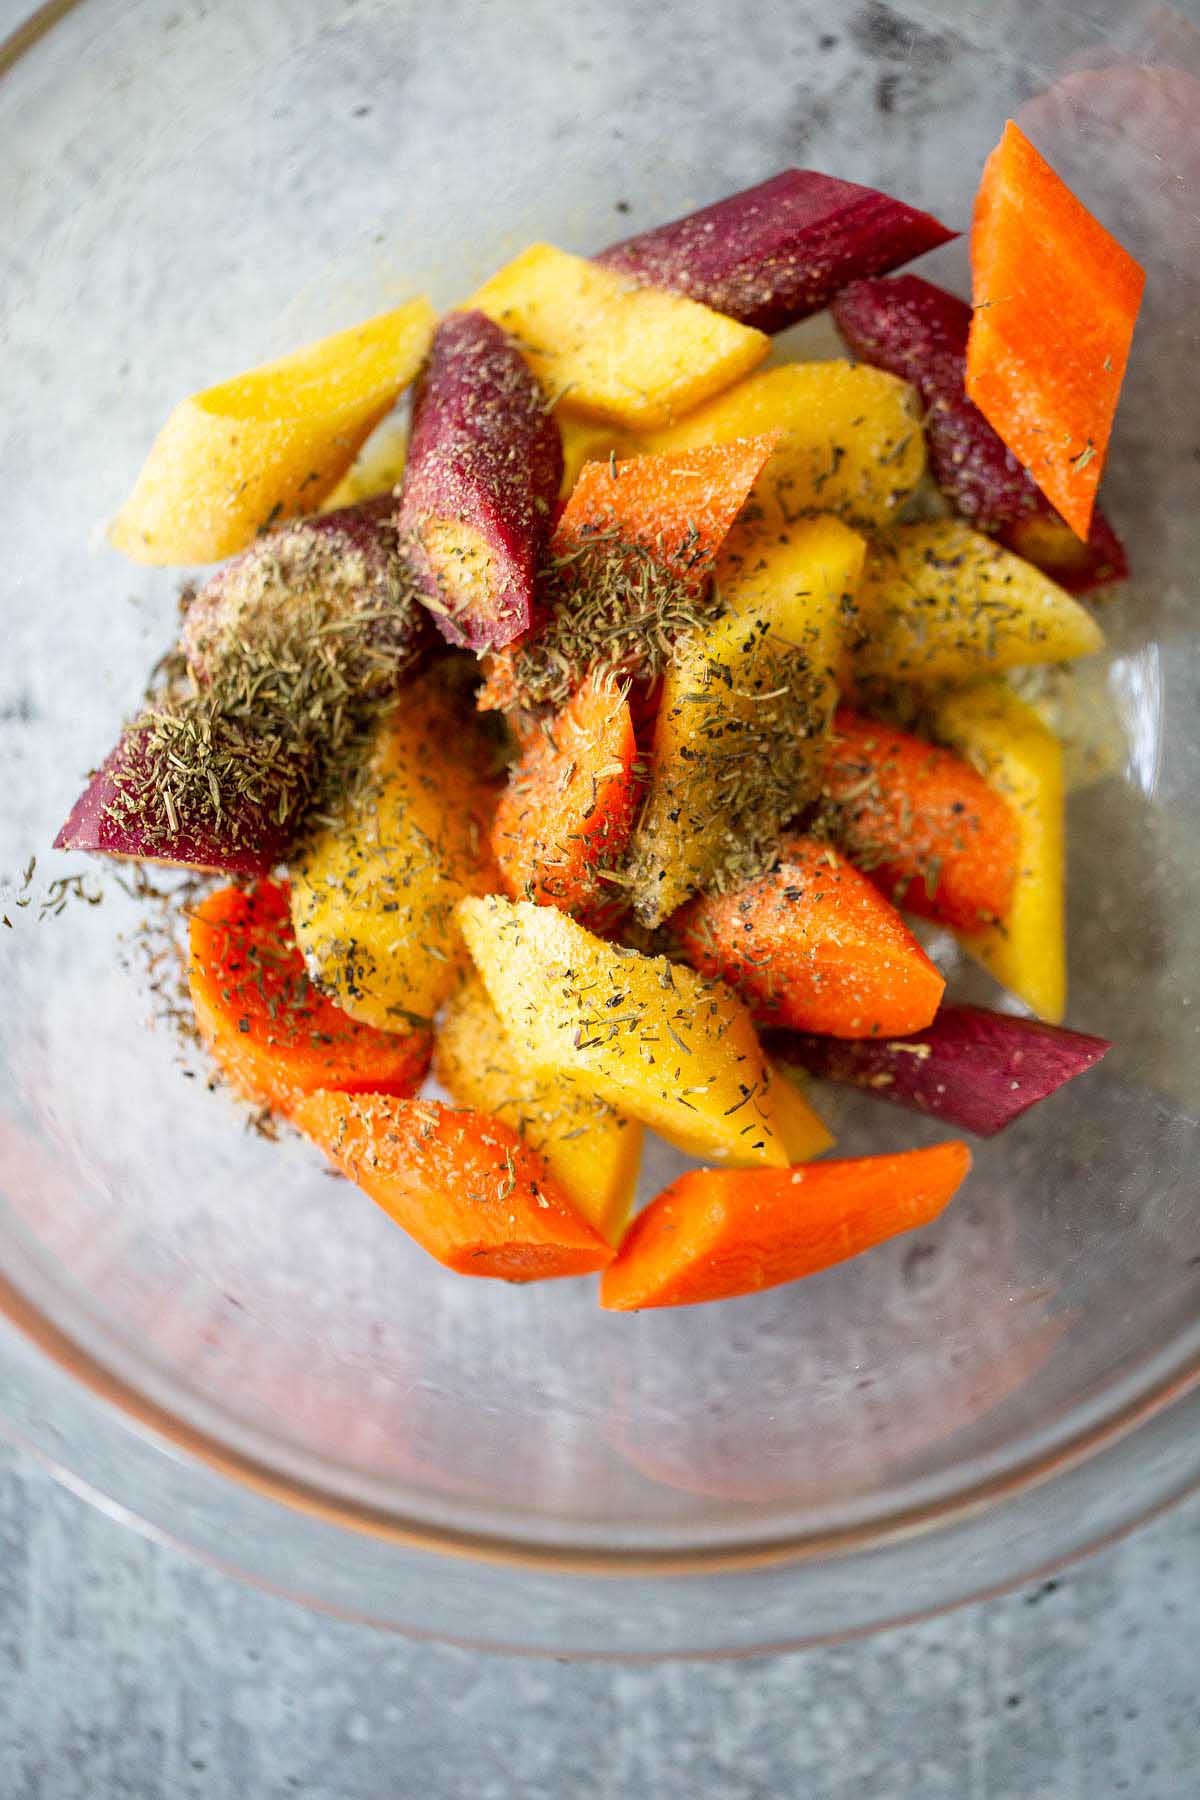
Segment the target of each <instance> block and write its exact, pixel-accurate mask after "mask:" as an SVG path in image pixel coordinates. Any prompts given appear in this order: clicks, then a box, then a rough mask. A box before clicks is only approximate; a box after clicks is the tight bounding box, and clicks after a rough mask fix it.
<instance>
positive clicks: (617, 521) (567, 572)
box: [479, 431, 780, 710]
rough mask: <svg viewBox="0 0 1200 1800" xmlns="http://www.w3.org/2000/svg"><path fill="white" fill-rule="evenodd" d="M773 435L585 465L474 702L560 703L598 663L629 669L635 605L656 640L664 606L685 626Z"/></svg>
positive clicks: (638, 653) (665, 629)
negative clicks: (516, 627)
mask: <svg viewBox="0 0 1200 1800" xmlns="http://www.w3.org/2000/svg"><path fill="white" fill-rule="evenodd" d="M779 436H780V434H779V432H778V431H767V432H763V433H761V434H760V435H759V436H757V437H748V438H737V439H735V440H734V441H733V442H731V443H727V444H704V445H701V446H700V447H699V448H698V449H694V450H674V451H667V452H664V453H662V454H661V455H655V456H635V457H630V458H628V459H626V460H625V461H623V462H618V461H617V460H616V459H615V457H614V458H610V460H609V461H608V462H592V463H586V464H585V465H584V467H583V470H582V472H581V473H580V476H579V479H578V481H577V482H576V483H575V486H574V488H573V489H572V492H571V497H570V499H569V500H568V501H567V504H566V506H565V508H564V509H563V512H562V515H561V517H560V518H559V521H558V524H557V526H556V527H555V531H554V536H553V538H552V540H551V544H550V558H551V562H550V566H549V569H548V571H547V572H546V573H545V574H544V578H543V580H542V582H541V584H540V588H539V613H538V616H537V617H535V620H534V623H533V626H532V628H531V630H530V631H529V632H528V633H526V635H525V636H524V637H523V638H520V639H518V640H517V641H516V642H515V643H512V644H508V645H506V646H505V647H504V649H502V650H499V651H497V652H496V653H495V654H494V655H493V656H491V657H489V659H488V675H487V681H486V683H485V685H484V687H483V689H482V690H481V692H480V695H479V705H480V707H481V708H483V709H489V708H497V709H500V710H507V709H508V708H510V707H512V706H515V705H518V704H525V705H537V704H545V703H547V702H549V703H552V704H555V705H561V704H563V703H564V702H565V701H566V700H567V699H568V698H569V696H570V695H571V694H572V693H573V692H574V691H575V689H576V688H578V687H580V686H581V685H582V683H583V681H584V680H585V679H586V677H587V675H588V674H589V672H590V671H591V670H592V669H593V668H594V667H597V666H598V665H600V664H601V663H603V664H604V665H605V666H607V667H608V668H609V669H610V670H616V669H617V668H618V667H620V671H621V672H622V673H627V674H634V673H636V672H637V670H638V669H639V668H640V667H641V666H642V665H643V663H644V661H645V658H646V656H647V654H649V653H650V650H651V648H652V645H651V642H650V640H651V638H652V636H653V632H652V629H651V626H652V620H651V618H649V617H648V616H647V615H658V619H657V624H658V628H659V631H660V633H663V634H665V636H666V637H668V638H669V636H670V630H671V623H670V620H671V615H672V613H674V612H677V611H678V612H682V613H683V614H684V615H685V616H684V618H683V619H682V620H681V626H682V627H683V628H686V629H691V628H692V626H694V624H695V614H694V607H693V604H692V603H693V602H694V601H695V600H696V598H697V597H698V596H699V595H700V594H701V592H702V590H703V589H704V587H705V585H706V583H707V582H708V580H709V577H710V576H711V574H712V571H713V565H714V563H715V562H716V558H717V553H718V551H719V550H720V548H721V545H722V544H723V542H724V541H725V538H726V536H727V535H728V532H729V529H730V527H731V525H732V524H733V522H734V520H735V519H736V518H737V515H738V513H739V512H740V511H741V509H742V507H743V505H744V504H745V502H746V500H747V498H748V497H749V494H750V490H751V488H752V487H753V485H754V483H755V481H756V480H757V478H758V476H759V475H760V474H761V473H762V470H763V468H764V466H765V464H766V461H767V458H768V457H769V456H770V454H771V451H772V450H773V449H774V447H775V445H776V443H777V442H778V439H779ZM660 648H661V646H660ZM656 672H657V671H656Z"/></svg>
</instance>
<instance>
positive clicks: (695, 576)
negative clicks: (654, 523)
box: [502, 527, 723, 707]
mask: <svg viewBox="0 0 1200 1800" xmlns="http://www.w3.org/2000/svg"><path fill="white" fill-rule="evenodd" d="M704 561H705V552H704V551H703V550H702V548H701V543H700V537H699V534H698V533H696V532H692V533H689V535H688V536H687V537H686V538H685V539H684V540H683V542H682V543H680V544H678V545H675V546H673V547H671V546H667V545H664V544H663V543H662V542H661V541H659V542H656V543H644V542H635V541H631V540H628V539H625V538H622V536H621V535H620V532H619V531H618V530H617V529H616V528H615V527H610V528H608V529H606V530H602V531H597V532H595V533H593V534H591V535H590V536H588V537H587V538H586V539H584V540H583V541H582V542H580V543H579V544H578V545H576V546H575V547H574V548H573V549H571V550H569V551H566V552H564V553H563V554H561V555H559V556H556V557H554V558H552V559H551V561H550V562H549V563H548V564H547V565H546V567H545V569H544V570H543V572H542V575H541V577H540V581H539V589H538V613H539V623H538V624H537V625H536V626H535V628H534V630H533V632H531V633H530V635H529V636H528V637H527V638H526V639H525V640H523V641H522V642H521V643H519V644H516V645H514V646H513V648H512V649H511V650H510V651H509V653H508V656H507V659H506V662H507V668H506V676H507V681H506V687H507V686H508V684H509V683H511V702H515V703H516V704H518V705H522V706H526V707H545V706H550V707H558V706H562V705H565V703H566V702H567V701H568V700H569V699H570V698H571V695H572V694H573V693H574V692H575V691H576V689H577V688H579V687H580V686H581V685H582V683H583V682H584V680H585V679H586V678H587V676H588V675H593V674H594V675H601V676H613V677H621V676H628V675H633V674H637V675H640V676H644V677H646V678H647V679H650V680H653V679H654V678H655V677H657V676H659V675H661V674H662V673H663V671H664V670H665V668H666V667H667V665H668V663H669V662H670V659H671V654H672V651H673V649H674V647H675V645H676V643H677V642H678V641H679V639H680V638H681V637H684V636H685V635H686V634H687V633H689V632H693V631H697V630H700V629H702V628H703V627H704V626H705V625H706V624H708V623H710V622H711V621H712V620H713V619H714V618H717V617H719V616H720V614H721V612H722V610H723V607H722V602H721V597H720V595H719V593H718V592H717V591H716V589H715V588H711V587H710V588H709V590H708V591H707V592H705V591H704V580H703V568H702V565H703V563H704ZM502 703H503V704H505V705H508V704H510V698H509V696H508V695H507V694H506V695H505V696H504V698H503V702H502Z"/></svg>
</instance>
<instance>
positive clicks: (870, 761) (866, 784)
mask: <svg viewBox="0 0 1200 1800" xmlns="http://www.w3.org/2000/svg"><path fill="white" fill-rule="evenodd" d="M822 802H823V817H824V823H825V826H826V828H827V829H828V830H829V832H830V834H831V836H833V837H834V838H835V839H836V841H837V842H838V843H840V844H841V846H842V848H843V849H844V850H845V852H846V855H847V856H848V857H850V859H851V860H852V861H853V862H854V863H855V864H856V866H857V867H858V868H860V869H862V870H863V871H864V873H866V874H868V875H870V877H871V879H872V880H873V881H874V882H876V883H877V885H878V886H879V887H881V888H882V889H883V890H884V892H885V893H886V894H888V895H890V896H891V898H892V899H893V900H894V901H895V903H896V905H897V906H903V907H905V908H906V909H907V910H908V911H909V912H915V913H920V914H921V915H923V916H924V917H927V918H931V919H940V920H942V921H943V922H944V923H945V924H947V925H952V926H955V927H957V928H959V929H961V930H964V931H968V930H977V929H978V927H979V926H980V924H981V923H983V922H985V921H991V920H995V919H1003V918H1004V917H1005V916H1006V915H1007V913H1008V909H1009V907H1010V905H1011V903H1012V895H1013V884H1014V883H1015V881H1016V874H1017V853H1018V830H1017V821H1016V818H1015V816H1014V813H1013V810H1012V807H1011V806H1010V805H1009V804H1008V802H1007V800H1005V798H1004V796H1003V795H1002V794H1001V793H999V792H997V790H996V789H995V788H994V787H990V786H989V785H988V783H987V782H986V781H985V780H984V779H983V776H982V775H980V774H978V773H977V771H976V770H975V769H973V768H972V767H971V765H970V763H968V762H965V761H964V760H963V758H962V757H959V756H955V755H954V754H953V753H952V752H951V751H949V750H941V749H938V748H937V747H936V746H935V745H933V744H929V743H926V742H925V740H924V739H923V738H918V737H912V736H911V735H910V734H909V733H908V732H906V731H896V730H893V729H892V727H890V726H888V725H881V724H879V723H878V721H877V720H875V719H865V718H861V717H859V716H858V715H857V714H855V713H852V712H847V711H845V710H842V711H839V712H838V713H837V714H836V716H835V719H834V729H833V740H832V746H831V749H830V754H829V760H828V762H827V763H826V765H825V778H824V787H823V792H822Z"/></svg>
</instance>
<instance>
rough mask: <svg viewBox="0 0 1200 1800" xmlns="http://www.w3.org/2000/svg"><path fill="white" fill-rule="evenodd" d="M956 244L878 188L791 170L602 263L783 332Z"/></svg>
mask: <svg viewBox="0 0 1200 1800" xmlns="http://www.w3.org/2000/svg"><path fill="white" fill-rule="evenodd" d="M957 235H958V233H957V232H954V231H948V230H947V228H946V227H945V226H944V225H943V224H941V223H940V222H939V220H937V219H935V218H934V217H933V215H932V214H931V213H925V212H918V211H916V210H915V208H913V207H911V206H905V204H904V203H903V201H901V200H893V199H892V198H891V197H890V196H889V195H888V194H881V193H879V192H878V191H877V190H876V189H875V188H867V187H859V186H858V184H857V183H856V182H853V181H839V180H837V179H836V178H835V177H834V176H832V175H822V174H819V173H818V172H817V171H816V170H815V169H784V170H783V172H782V173H781V174H779V175H772V177H771V178H770V180H769V181H762V182H759V184H758V186H757V187H751V188H744V189H743V190H742V192H741V193H739V194H730V195H729V197H728V198H727V199H725V200H718V201H717V203H716V205H715V206H706V207H703V208H702V209H701V210H700V211H699V212H694V213H689V214H687V216H686V217H685V218H682V219H674V220H672V222H671V223H670V224H669V225H660V226H659V227H658V228H657V230H654V231H644V232H642V233H641V234H640V236H638V237H632V238H626V239H625V240H624V241H623V242H622V243H619V244H612V245H610V246H609V248H608V249H607V250H602V251H601V252H600V254H599V256H597V257H596V258H595V259H594V260H595V261H596V262H599V263H603V264H604V266H605V267H606V268H609V269H616V270H618V271H619V272H620V273H622V274H626V275H630V276H632V277H633V279H634V280H635V281H637V282H638V283H639V284H641V285H642V286H644V287H659V288H666V289H667V290H668V291H669V292H670V293H673V294H685V295H686V296H687V297H688V299H690V300H699V301H701V302H702V303H703V304H704V305H705V306H711V307H712V308H713V309H714V311H716V312H719V313H725V314H727V315H728V316H729V317H730V318H731V319H737V320H738V321H739V323H741V324H742V325H753V326H756V327H757V328H758V330H760V331H782V330H783V329H784V327H785V326H787V325H793V324H795V322H796V320H797V319H806V318H807V317H808V316H809V314H810V313H815V312H820V311H821V309H822V308H823V307H825V306H828V304H829V302H830V300H831V298H832V297H833V295H834V294H836V293H837V292H838V290H839V288H843V287H845V286H846V284H847V283H848V282H851V281H857V280H858V279H860V278H861V277H862V276H866V275H882V274H883V273H884V272H885V271H886V270H888V269H897V268H899V267H900V265H901V263H906V262H911V261H912V259H913V257H914V256H920V255H922V254H923V252H924V251H926V250H933V249H935V248H936V247H937V245H938V244H945V243H947V242H948V241H949V240H950V239H951V238H953V237H957Z"/></svg>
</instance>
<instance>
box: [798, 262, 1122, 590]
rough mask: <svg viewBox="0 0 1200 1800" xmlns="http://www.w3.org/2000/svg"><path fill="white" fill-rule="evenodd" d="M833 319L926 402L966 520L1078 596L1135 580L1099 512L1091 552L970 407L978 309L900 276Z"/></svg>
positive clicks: (854, 291)
mask: <svg viewBox="0 0 1200 1800" xmlns="http://www.w3.org/2000/svg"><path fill="white" fill-rule="evenodd" d="M831 311H832V313H833V320H834V323H835V325H836V326H837V328H838V330H839V331H840V333H841V335H842V337H843V339H844V340H845V342H846V345H847V347H848V348H849V349H850V350H851V351H852V353H853V354H854V355H855V356H857V357H859V358H860V359H861V360H862V361H863V362H868V363H871V364H872V365H873V366H874V367H875V368H877V369H886V370H887V372H888V374H890V375H899V376H900V377H901V378H902V380H904V381H911V382H912V384H913V386H914V387H915V388H916V389H917V390H918V392H919V393H920V395H921V399H922V400H923V401H924V403H925V409H926V417H925V441H926V444H927V446H928V450H929V467H930V472H931V474H932V475H933V478H934V480H935V481H936V482H937V484H938V486H939V487H940V488H941V490H942V492H943V493H944V494H945V495H946V498H947V499H948V500H949V501H951V503H952V504H953V505H954V507H955V508H956V509H957V511H958V512H960V513H961V514H962V516H963V518H964V519H966V520H967V521H968V522H969V523H970V524H972V525H974V526H976V527H977V528H978V529H979V530H980V531H986V532H990V533H991V534H992V535H993V536H995V537H998V538H999V539H1000V541H1001V542H1002V543H1004V544H1005V545H1007V547H1008V548H1009V549H1011V550H1015V551H1016V552H1017V554H1018V555H1019V556H1023V557H1025V558H1026V560H1027V561H1029V562H1032V563H1036V564H1037V566H1038V568H1040V569H1044V570H1045V572H1046V574H1047V575H1050V576H1052V577H1053V579H1054V580H1055V581H1057V582H1058V583H1059V584H1060V585H1061V586H1062V587H1064V588H1067V589H1068V590H1069V591H1070V592H1071V593H1074V594H1084V593H1088V592H1089V591H1090V590H1091V589H1093V588H1098V587H1103V586H1105V585H1106V584H1107V583H1108V582H1112V581H1121V580H1123V579H1124V578H1125V576H1127V575H1128V573H1129V564H1128V561H1127V559H1126V556H1125V550H1124V547H1123V546H1122V544H1121V541H1120V539H1119V538H1118V537H1117V534H1116V532H1115V531H1114V530H1113V528H1112V526H1111V525H1110V524H1109V522H1108V520H1107V519H1106V518H1105V516H1104V514H1103V513H1102V512H1101V511H1100V509H1099V507H1097V508H1096V511H1095V513H1094V514H1093V519H1092V529H1091V533H1090V535H1089V537H1088V540H1087V542H1086V543H1084V542H1082V541H1081V539H1079V538H1078V537H1076V535H1075V533H1074V532H1073V531H1072V530H1071V527H1070V526H1069V525H1068V524H1067V523H1066V521H1065V520H1064V519H1062V518H1060V517H1059V515H1058V513H1057V512H1055V510H1054V508H1053V507H1052V506H1051V504H1050V502H1049V501H1048V500H1047V498H1046V496H1045V495H1044V494H1043V493H1042V490H1041V488H1039V487H1038V485H1037V483H1036V482H1035V481H1034V479H1033V477H1032V475H1030V474H1029V473H1028V471H1027V470H1026V469H1025V468H1023V467H1022V465H1021V464H1020V463H1019V462H1018V461H1017V459H1016V457H1015V456H1014V455H1013V454H1012V451H1011V450H1009V449H1008V447H1007V445H1006V444H1005V443H1004V441H1003V439H1002V438H1001V437H1000V436H999V434H998V433H997V432H996V431H995V430H994V429H993V427H992V426H991V425H989V424H988V421H987V420H986V419H985V418H984V416H983V414H982V413H981V412H980V410H979V408H978V407H977V406H976V405H975V403H974V401H973V400H968V398H967V395H966V391H965V387H964V381H965V377H966V367H967V336H968V333H969V331H970V328H971V308H970V306H969V305H968V303H967V302H966V301H965V300H960V299H959V298H958V296H957V295H956V294H948V293H947V292H946V291H945V289H944V288H939V287H935V286H934V284H933V283H932V282H931V281H923V280H922V279H921V278H920V276H918V275H897V276H894V277H893V278H892V279H891V280H890V281H858V282H855V284H854V285H853V287H848V288H847V289H846V290H845V292H844V293H841V294H839V295H838V297H837V299H836V300H835V301H834V302H833V305H832V308H831Z"/></svg>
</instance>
